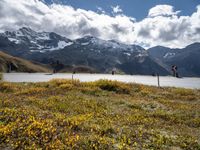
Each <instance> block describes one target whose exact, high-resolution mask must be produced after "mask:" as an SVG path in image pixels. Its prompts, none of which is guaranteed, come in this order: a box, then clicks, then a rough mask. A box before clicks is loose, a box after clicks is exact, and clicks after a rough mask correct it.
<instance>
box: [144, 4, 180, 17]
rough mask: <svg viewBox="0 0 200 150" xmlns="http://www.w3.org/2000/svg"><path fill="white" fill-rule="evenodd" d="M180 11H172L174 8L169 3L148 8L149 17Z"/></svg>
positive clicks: (175, 13) (168, 14) (173, 13)
mask: <svg viewBox="0 0 200 150" xmlns="http://www.w3.org/2000/svg"><path fill="white" fill-rule="evenodd" d="M179 12H180V11H174V8H173V7H172V6H170V5H156V6H155V7H153V8H151V9H150V10H149V15H148V16H149V17H155V16H171V15H177V14H178V13H179Z"/></svg>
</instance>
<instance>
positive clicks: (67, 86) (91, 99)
mask: <svg viewBox="0 0 200 150" xmlns="http://www.w3.org/2000/svg"><path fill="white" fill-rule="evenodd" d="M199 108H200V91H199V90H188V89H181V88H156V87H151V86H144V85H138V84H125V83H121V82H116V81H107V80H100V81H96V82H87V83H82V82H79V81H77V80H73V81H71V80H52V81H50V82H46V83H7V82H0V149H84V150H88V149H103V150H104V149H170V150H171V149H177V150H178V149H185V150H190V149H191V150H193V149H194V150H195V149H196V150H199V149H200V109H199Z"/></svg>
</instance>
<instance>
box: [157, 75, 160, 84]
mask: <svg viewBox="0 0 200 150" xmlns="http://www.w3.org/2000/svg"><path fill="white" fill-rule="evenodd" d="M157 79H158V87H160V76H159V74H158V73H157Z"/></svg>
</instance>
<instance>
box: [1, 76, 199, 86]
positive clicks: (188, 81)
mask: <svg viewBox="0 0 200 150" xmlns="http://www.w3.org/2000/svg"><path fill="white" fill-rule="evenodd" d="M51 79H72V74H66V73H58V74H45V73H5V74H3V80H4V81H9V82H46V81H49V80H51ZM73 79H79V80H80V81H83V82H86V81H96V80H100V79H108V80H117V81H122V82H134V83H141V84H145V85H154V86H157V77H153V76H142V75H110V74H74V75H73ZM160 85H161V86H170V87H184V88H193V89H194V88H198V89H200V78H174V77H169V76H161V77H160Z"/></svg>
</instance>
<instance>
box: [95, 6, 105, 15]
mask: <svg viewBox="0 0 200 150" xmlns="http://www.w3.org/2000/svg"><path fill="white" fill-rule="evenodd" d="M97 10H98V11H97V12H99V13H103V14H105V13H106V12H105V10H104V9H103V8H101V7H97Z"/></svg>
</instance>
